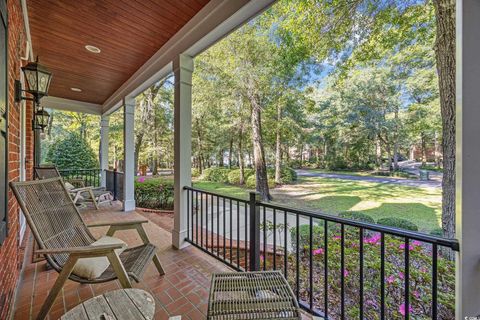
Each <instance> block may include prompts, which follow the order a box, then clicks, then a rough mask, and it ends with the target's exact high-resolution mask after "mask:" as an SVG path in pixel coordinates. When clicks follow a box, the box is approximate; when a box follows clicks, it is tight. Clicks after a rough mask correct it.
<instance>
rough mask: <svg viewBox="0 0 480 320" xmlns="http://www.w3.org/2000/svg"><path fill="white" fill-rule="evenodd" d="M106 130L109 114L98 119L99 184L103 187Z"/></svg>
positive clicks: (105, 178) (106, 140)
mask: <svg viewBox="0 0 480 320" xmlns="http://www.w3.org/2000/svg"><path fill="white" fill-rule="evenodd" d="M108 131H109V116H102V118H101V120H100V170H101V180H100V186H101V187H104V188H105V187H106V186H107V176H106V172H105V170H107V169H108Z"/></svg>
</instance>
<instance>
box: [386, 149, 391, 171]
mask: <svg viewBox="0 0 480 320" xmlns="http://www.w3.org/2000/svg"><path fill="white" fill-rule="evenodd" d="M386 149H387V156H388V171H392V148H391V147H390V145H389V144H388V143H387V144H386Z"/></svg>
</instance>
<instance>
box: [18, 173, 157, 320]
mask: <svg viewBox="0 0 480 320" xmlns="http://www.w3.org/2000/svg"><path fill="white" fill-rule="evenodd" d="M10 187H11V188H12V190H13V193H14V194H15V197H16V198H17V201H18V203H19V205H20V207H21V208H22V211H23V213H24V215H25V217H26V220H27V223H28V225H29V226H30V229H31V230H32V233H33V235H34V237H35V240H36V241H37V243H38V245H39V248H40V250H37V251H36V253H37V254H44V255H45V257H46V259H47V261H48V262H49V263H50V265H51V266H52V267H53V268H54V269H55V270H56V271H57V272H59V273H60V274H59V276H58V278H57V280H56V282H55V284H54V285H53V287H52V289H51V290H50V293H49V294H48V297H47V299H46V300H45V302H44V304H43V306H42V308H41V310H40V313H39V314H38V316H37V319H40V320H43V319H44V318H45V317H46V316H47V314H48V312H49V310H50V308H51V307H52V305H53V302H54V301H55V298H56V297H57V295H58V293H59V292H60V290H61V289H62V288H63V286H64V284H65V281H66V280H67V279H70V280H72V281H76V282H79V283H101V282H107V281H112V280H116V279H118V280H119V281H120V284H121V285H122V287H123V288H131V287H132V285H131V282H130V279H133V280H135V281H136V282H139V281H140V278H141V276H142V275H143V272H144V270H145V268H146V266H147V264H148V263H149V262H150V261H152V260H153V262H154V264H155V266H156V268H157V270H158V272H159V273H160V274H161V275H163V274H165V272H164V270H163V268H162V265H161V264H160V260H159V259H158V256H157V254H156V250H157V248H156V247H155V246H154V245H153V244H151V243H150V241H149V239H148V236H147V234H146V233H145V230H144V229H143V226H142V224H143V223H146V222H148V220H138V221H124V222H115V223H103V222H102V223H96V224H93V225H89V226H87V225H86V224H85V222H84V221H83V219H82V217H81V216H80V213H79V211H78V208H77V207H76V206H75V204H74V203H73V201H72V199H71V198H70V195H69V193H68V191H67V189H66V187H65V185H64V183H63V181H62V179H61V178H51V179H45V180H35V181H28V182H11V183H10ZM100 226H110V229H109V230H108V232H107V235H108V236H112V235H113V234H114V233H115V231H117V230H125V229H135V230H137V232H138V233H139V235H140V237H141V239H142V240H143V242H144V244H143V245H141V246H138V247H133V248H127V249H125V251H123V252H122V253H120V254H118V253H117V252H116V249H121V248H124V245H122V244H108V245H92V244H93V243H94V242H95V241H96V239H95V238H94V237H93V235H92V234H91V233H90V231H89V229H88V227H100ZM92 257H107V258H108V261H109V262H110V266H109V267H108V268H107V269H106V270H105V271H104V272H103V273H102V274H101V275H100V276H99V277H97V278H95V279H93V280H92V279H86V278H82V277H79V276H77V275H75V274H73V273H72V271H73V269H74V267H75V264H76V263H77V261H78V260H79V259H81V258H92Z"/></svg>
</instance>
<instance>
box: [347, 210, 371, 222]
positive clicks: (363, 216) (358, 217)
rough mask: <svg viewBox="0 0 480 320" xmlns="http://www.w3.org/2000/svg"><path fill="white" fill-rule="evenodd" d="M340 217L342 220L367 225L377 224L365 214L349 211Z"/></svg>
mask: <svg viewBox="0 0 480 320" xmlns="http://www.w3.org/2000/svg"><path fill="white" fill-rule="evenodd" d="M338 216H339V217H341V218H345V219H350V220H355V221H362V222H366V223H375V220H373V218H372V217H370V216H369V215H368V214H365V213H363V212H357V211H347V212H342V213H340V214H339V215H338Z"/></svg>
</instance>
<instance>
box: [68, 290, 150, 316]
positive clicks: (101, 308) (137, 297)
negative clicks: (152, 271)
mask: <svg viewBox="0 0 480 320" xmlns="http://www.w3.org/2000/svg"><path fill="white" fill-rule="evenodd" d="M154 313H155V300H153V297H152V296H151V295H150V294H149V293H148V292H146V291H144V290H140V289H120V290H115V291H110V292H106V293H104V294H102V295H101V296H96V297H93V298H91V299H89V300H87V301H85V302H83V303H82V304H79V305H78V306H76V307H75V308H73V309H72V310H70V311H68V312H67V313H65V314H64V315H63V316H62V317H61V318H60V319H61V320H142V319H145V320H151V319H153V316H154Z"/></svg>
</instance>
